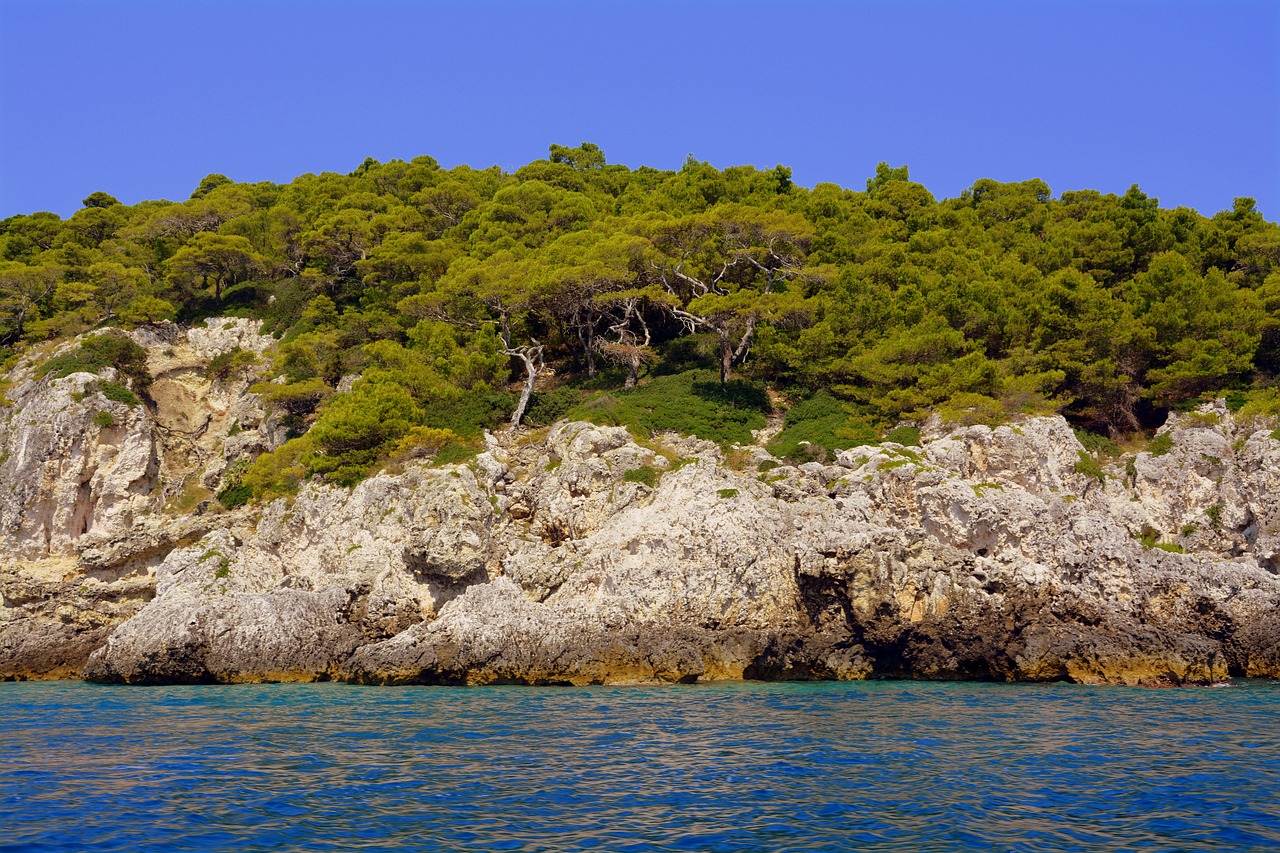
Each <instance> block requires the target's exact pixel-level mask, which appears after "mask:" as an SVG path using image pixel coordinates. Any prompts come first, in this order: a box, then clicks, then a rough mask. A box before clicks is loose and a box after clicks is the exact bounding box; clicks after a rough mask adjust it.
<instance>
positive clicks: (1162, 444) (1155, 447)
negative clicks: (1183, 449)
mask: <svg viewBox="0 0 1280 853" xmlns="http://www.w3.org/2000/svg"><path fill="white" fill-rule="evenodd" d="M1172 449H1173V436H1171V435H1170V434H1169V433H1167V432H1162V433H1160V434H1159V435H1157V436H1156V437H1155V438H1153V439H1151V441H1149V442H1147V452H1148V453H1150V454H1151V455H1152V456H1164V455H1165V454H1166V453H1168V452H1169V451H1170V450H1172Z"/></svg>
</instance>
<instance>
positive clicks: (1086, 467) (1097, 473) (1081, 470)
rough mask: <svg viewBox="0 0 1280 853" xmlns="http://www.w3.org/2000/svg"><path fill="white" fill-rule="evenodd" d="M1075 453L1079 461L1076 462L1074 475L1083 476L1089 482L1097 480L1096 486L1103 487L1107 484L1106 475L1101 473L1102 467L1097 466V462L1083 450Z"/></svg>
mask: <svg viewBox="0 0 1280 853" xmlns="http://www.w3.org/2000/svg"><path fill="white" fill-rule="evenodd" d="M1077 453H1078V454H1079V456H1080V459H1079V461H1077V462H1076V473H1077V474H1083V475H1084V476H1086V477H1088V478H1090V479H1091V480H1097V481H1098V485H1105V484H1106V482H1107V475H1106V474H1105V473H1103V471H1102V466H1101V465H1100V464H1098V460H1097V459H1094V458H1093V457H1092V456H1090V455H1089V454H1088V453H1085V452H1084V451H1083V450H1079V451H1077Z"/></svg>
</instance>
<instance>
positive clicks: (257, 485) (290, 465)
mask: <svg viewBox="0 0 1280 853" xmlns="http://www.w3.org/2000/svg"><path fill="white" fill-rule="evenodd" d="M311 451H312V442H311V436H309V435H304V436H302V437H301V438H295V439H292V440H290V441H286V442H285V443H284V444H282V445H281V446H280V447H277V448H276V449H275V450H273V451H271V452H270V453H264V454H262V455H261V456H259V457H258V458H257V459H255V460H253V463H252V464H251V465H250V466H249V467H248V469H246V470H245V472H244V476H243V477H242V478H241V479H240V482H241V484H243V485H245V486H248V487H249V488H250V489H251V490H252V491H253V497H254V499H255V500H258V501H265V500H271V499H272V498H278V497H283V496H286V495H292V494H295V493H296V492H297V491H298V487H299V486H300V485H302V482H303V480H305V479H306V478H307V469H306V467H305V466H304V465H303V464H302V457H303V456H306V455H308V454H310V453H311Z"/></svg>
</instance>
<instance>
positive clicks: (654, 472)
mask: <svg viewBox="0 0 1280 853" xmlns="http://www.w3.org/2000/svg"><path fill="white" fill-rule="evenodd" d="M134 336H135V340H137V341H138V342H139V343H142V344H143V345H145V346H146V347H147V349H148V352H149V353H150V355H151V357H150V360H149V363H148V366H149V369H150V371H151V373H152V374H153V376H154V377H155V379H154V381H153V384H152V386H151V390H150V397H151V400H150V401H148V402H147V404H145V405H141V404H140V405H136V406H130V405H127V404H125V403H120V402H115V401H112V400H110V399H107V398H106V397H105V396H104V395H103V394H102V391H101V382H102V381H103V380H104V379H107V380H109V379H110V378H111V377H110V376H109V375H107V374H103V375H101V376H95V375H92V374H87V373H81V374H72V375H70V376H67V377H65V378H62V379H47V378H40V377H39V375H38V372H37V371H36V369H35V366H36V361H38V359H37V358H35V357H32V358H31V359H30V360H29V361H28V362H26V363H24V364H21V365H19V366H18V368H16V369H15V371H13V373H12V375H11V377H10V379H11V382H10V384H9V386H8V388H7V389H6V391H5V394H6V396H7V397H8V400H9V401H10V405H8V406H6V407H4V408H0V459H2V460H3V461H2V462H0V536H2V537H3V538H2V539H0V590H2V591H3V608H0V677H6V678H27V677H61V676H83V677H87V678H91V679H95V680H100V681H111V682H129V683H153V682H205V681H262V680H310V679H345V680H351V681H359V682H367V683H490V682H519V683H537V684H550V683H590V682H626V681H654V680H659V681H695V680H699V679H716V678H765V679H795V678H866V677H874V676H910V677H926V678H992V679H1001V680H1071V681H1078V682H1095V683H1138V682H1142V683H1204V682H1211V681H1215V680H1218V679H1222V678H1225V677H1228V676H1230V675H1250V676H1262V675H1269V676H1280V615H1278V611H1277V605H1278V604H1280V501H1278V500H1277V497H1276V496H1277V495H1280V440H1277V438H1275V437H1274V436H1273V433H1272V432H1271V430H1270V426H1272V425H1268V428H1258V429H1252V428H1251V426H1252V425H1246V424H1242V423H1238V422H1237V421H1236V419H1235V418H1234V416H1233V415H1232V414H1231V413H1230V412H1229V411H1227V410H1226V408H1225V407H1221V406H1218V407H1213V406H1210V407H1205V408H1203V409H1201V410H1200V411H1198V412H1195V413H1191V414H1185V415H1175V416H1172V417H1171V418H1170V420H1169V423H1168V424H1166V426H1165V427H1164V428H1163V429H1162V431H1161V433H1162V434H1163V435H1166V436H1167V438H1164V439H1161V442H1160V444H1161V445H1162V447H1161V450H1160V451H1157V452H1156V453H1153V452H1146V451H1144V452H1138V453H1136V454H1132V455H1129V456H1124V457H1121V458H1119V459H1116V460H1114V461H1100V460H1098V459H1095V458H1094V457H1091V456H1089V455H1088V454H1085V453H1084V449H1083V448H1082V447H1081V445H1080V444H1079V442H1078V441H1077V439H1076V437H1075V435H1074V434H1073V432H1072V431H1071V429H1070V428H1069V427H1068V425H1067V424H1066V423H1065V422H1064V421H1063V420H1061V419H1060V418H1030V419H1027V420H1025V421H1023V422H1021V423H1017V424H1010V425H1006V426H1000V427H997V428H990V427H985V426H969V427H957V428H953V429H947V428H944V427H943V426H942V425H940V424H932V425H931V426H930V427H929V428H928V429H926V434H925V437H924V440H923V441H922V446H920V447H904V446H900V445H895V444H889V443H886V444H882V445H878V446H867V447H861V448H856V449H854V450H849V451H844V452H841V453H839V454H837V455H836V457H835V458H834V459H833V460H831V461H829V462H828V463H817V462H811V463H808V464H803V465H799V466H796V465H791V464H788V463H785V462H784V461H782V460H778V459H773V458H772V457H770V456H769V454H768V453H767V452H766V451H765V450H764V449H762V448H761V447H755V446H752V447H744V448H736V449H733V450H731V451H725V450H722V449H721V448H720V447H717V446H716V445H713V444H710V443H707V442H701V441H697V440H695V439H689V438H686V437H681V436H677V435H664V436H659V437H657V438H655V439H653V440H651V441H646V442H645V443H643V444H640V443H637V441H636V440H635V439H633V438H632V436H631V435H629V434H628V433H627V431H626V430H624V429H620V428H609V427H598V426H593V425H590V424H584V423H560V424H557V425H556V426H554V427H553V428H551V429H550V430H532V431H530V430H526V431H522V432H518V433H504V434H501V435H495V436H492V437H491V438H490V439H489V441H488V444H487V447H486V449H485V452H483V453H481V454H480V455H479V456H477V457H476V458H475V459H473V460H472V461H470V462H468V463H466V464H461V465H451V466H441V467H432V466H431V464H430V462H427V461H420V462H415V463H410V464H409V465H407V466H406V467H405V468H404V470H403V471H401V472H399V473H394V474H393V473H384V474H381V475H378V476H376V477H373V478H370V479H369V480H366V481H365V482H363V483H361V484H360V485H359V486H357V487H355V488H354V489H341V488H337V487H334V486H327V485H322V484H309V485H307V486H305V487H304V488H303V489H302V490H301V492H300V493H299V494H298V495H297V496H296V498H293V499H290V500H283V499H282V500H278V501H275V502H273V503H271V504H268V505H267V506H265V507H260V508H243V509H239V510H236V511H233V512H227V511H225V510H222V509H221V507H220V506H219V505H218V504H217V503H216V502H215V501H213V500H212V496H213V494H214V492H215V491H216V490H217V489H218V488H219V486H220V484H222V483H223V482H224V477H225V475H226V472H227V471H228V469H229V468H230V467H233V466H234V465H235V464H236V463H237V461H238V460H242V459H246V458H250V457H251V456H252V455H254V454H256V453H259V452H262V451H263V450H266V449H269V448H271V447H274V446H276V445H278V444H279V442H280V441H282V440H283V438H284V436H283V433H282V431H281V430H280V429H279V427H278V425H276V424H275V423H274V422H273V419H272V418H271V417H270V416H269V413H268V412H266V411H264V409H263V408H262V407H261V406H260V405H259V404H258V403H257V401H256V399H255V398H254V396H253V395H252V394H249V393H248V391H247V388H248V384H249V383H248V379H247V378H245V377H232V378H228V379H223V380H218V381H211V380H209V379H208V378H206V376H205V375H204V368H205V367H206V366H207V365H208V363H209V360H210V359H212V358H213V357H214V356H217V355H219V354H222V353H226V352H229V351H231V350H232V349H235V348H240V349H242V350H247V351H251V352H262V351H264V350H265V349H267V348H268V347H269V346H270V345H271V343H272V341H271V339H270V338H265V337H263V336H261V335H259V334H258V333H257V331H256V329H255V328H254V327H253V326H252V325H251V324H250V323H248V322H247V321H241V320H217V321H210V322H209V324H208V325H207V326H206V327H202V328H198V329H191V330H181V329H178V328H177V327H174V326H164V327H160V328H156V329H149V330H143V331H139V332H135V333H134ZM50 354H51V353H44V354H42V355H44V356H47V355H50ZM103 413H105V414H103ZM1082 454H1084V455H1083V456H1082Z"/></svg>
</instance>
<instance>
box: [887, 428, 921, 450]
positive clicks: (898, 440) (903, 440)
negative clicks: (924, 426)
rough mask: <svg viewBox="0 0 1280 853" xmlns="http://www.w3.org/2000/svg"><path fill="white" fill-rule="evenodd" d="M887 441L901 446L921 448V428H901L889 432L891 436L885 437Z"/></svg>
mask: <svg viewBox="0 0 1280 853" xmlns="http://www.w3.org/2000/svg"><path fill="white" fill-rule="evenodd" d="M884 440H885V441H892V442H893V443H894V444H901V445H905V446H908V447H911V446H915V447H919V446H920V427H914V426H900V427H894V428H893V429H891V430H889V434H888V435H886V436H885V437H884Z"/></svg>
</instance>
